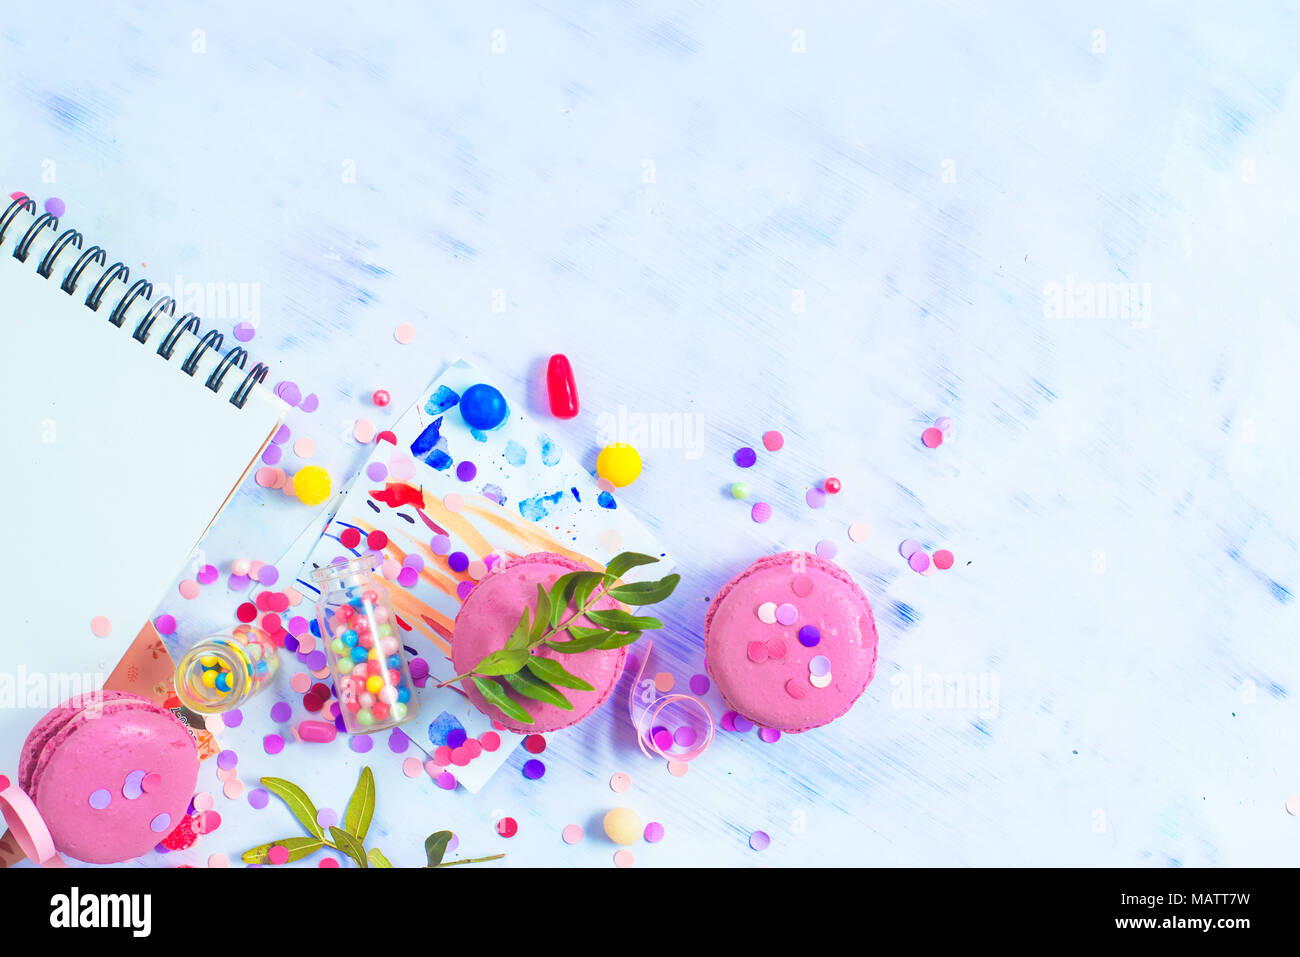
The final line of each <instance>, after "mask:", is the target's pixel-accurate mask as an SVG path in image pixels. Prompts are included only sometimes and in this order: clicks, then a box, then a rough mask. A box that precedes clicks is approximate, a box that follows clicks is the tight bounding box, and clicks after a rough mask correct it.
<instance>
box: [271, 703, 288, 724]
mask: <svg viewBox="0 0 1300 957" xmlns="http://www.w3.org/2000/svg"><path fill="white" fill-rule="evenodd" d="M291 717H293V708H292V707H290V706H289V704H288V703H287V702H284V701H277V702H276V703H275V704H273V705H271V720H272V721H274V722H275V723H276V724H284V723H285V722H286V721H288V720H289V719H290V718H291Z"/></svg>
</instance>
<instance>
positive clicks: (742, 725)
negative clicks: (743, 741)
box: [731, 714, 754, 734]
mask: <svg viewBox="0 0 1300 957" xmlns="http://www.w3.org/2000/svg"><path fill="white" fill-rule="evenodd" d="M731 726H732V727H733V728H735V729H736V730H737V731H739V732H740V733H741V734H744V733H745V732H746V731H750V730H752V729H753V727H754V722H752V721H750V720H749V719H748V718H746V717H745V716H744V715H743V714H737V715H736V716H735V717H734V718H732V719H731Z"/></svg>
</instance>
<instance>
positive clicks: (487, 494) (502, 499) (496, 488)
mask: <svg viewBox="0 0 1300 957" xmlns="http://www.w3.org/2000/svg"><path fill="white" fill-rule="evenodd" d="M483 497H484V498H490V499H491V500H492V501H494V502H496V503H497V504H498V505H504V504H506V493H505V492H503V491H501V486H500V485H495V484H493V483H491V482H489V483H488V484H487V485H484V486H483Z"/></svg>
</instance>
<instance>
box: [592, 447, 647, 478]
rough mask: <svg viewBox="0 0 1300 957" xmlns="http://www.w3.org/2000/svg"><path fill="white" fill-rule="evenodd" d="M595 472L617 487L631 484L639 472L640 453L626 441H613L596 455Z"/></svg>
mask: <svg viewBox="0 0 1300 957" xmlns="http://www.w3.org/2000/svg"><path fill="white" fill-rule="evenodd" d="M596 474H597V475H599V476H600V477H601V478H603V479H607V480H608V481H610V482H613V483H614V484H615V485H617V486H618V487H619V488H622V487H623V486H625V485H631V484H632V483H633V482H635V481H636V477H637V476H638V475H640V474H641V453H640V452H638V451H637V450H636V449H634V448H632V446H630V445H628V444H627V443H626V442H615V443H614V444H613V445H607V446H605V447H604V448H603V449H601V450H600V455H598V456H596Z"/></svg>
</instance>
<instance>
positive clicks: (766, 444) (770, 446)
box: [763, 429, 785, 452]
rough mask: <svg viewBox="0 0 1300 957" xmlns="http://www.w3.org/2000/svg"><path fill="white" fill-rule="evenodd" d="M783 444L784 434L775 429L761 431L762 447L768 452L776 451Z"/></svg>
mask: <svg viewBox="0 0 1300 957" xmlns="http://www.w3.org/2000/svg"><path fill="white" fill-rule="evenodd" d="M783 445H785V436H784V435H782V434H781V433H780V432H778V431H777V430H776V429H772V430H771V431H769V432H764V433H763V448H765V449H767V450H768V451H769V452H776V451H778V450H780V448H781V446H783Z"/></svg>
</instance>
